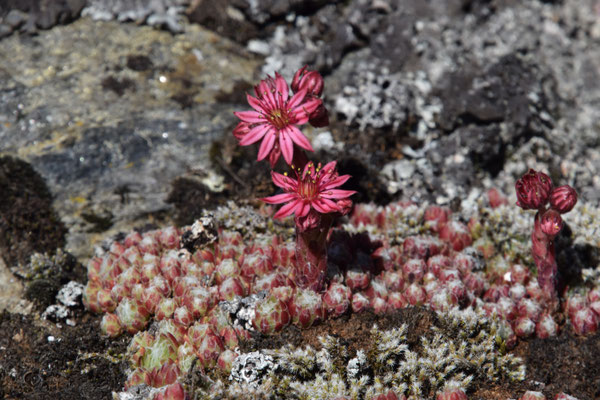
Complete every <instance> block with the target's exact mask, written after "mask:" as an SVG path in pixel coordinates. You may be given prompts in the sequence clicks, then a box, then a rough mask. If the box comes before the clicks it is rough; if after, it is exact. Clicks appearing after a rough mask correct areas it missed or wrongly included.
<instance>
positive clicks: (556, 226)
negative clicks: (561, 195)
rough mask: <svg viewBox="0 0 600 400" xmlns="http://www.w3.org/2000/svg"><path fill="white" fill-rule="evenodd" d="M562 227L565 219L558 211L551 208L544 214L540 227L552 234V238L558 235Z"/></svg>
mask: <svg viewBox="0 0 600 400" xmlns="http://www.w3.org/2000/svg"><path fill="white" fill-rule="evenodd" d="M562 227H563V220H562V218H561V217H560V214H559V213H558V212H557V211H555V210H553V209H550V210H548V211H546V212H545V213H544V214H543V215H542V218H541V221H540V228H541V229H542V232H544V233H545V234H546V235H548V236H550V238H553V237H555V236H556V235H558V233H559V232H560V230H561V229H562Z"/></svg>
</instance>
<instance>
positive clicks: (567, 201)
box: [550, 185, 577, 214]
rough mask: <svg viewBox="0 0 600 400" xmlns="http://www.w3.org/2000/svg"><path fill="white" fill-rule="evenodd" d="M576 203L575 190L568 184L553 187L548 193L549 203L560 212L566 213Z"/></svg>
mask: <svg viewBox="0 0 600 400" xmlns="http://www.w3.org/2000/svg"><path fill="white" fill-rule="evenodd" d="M575 204H577V192H575V189H573V188H572V187H571V186H569V185H563V186H559V187H557V188H555V189H554V190H553V191H552V193H551V194H550V205H551V206H552V208H553V209H555V210H556V211H558V212H559V213H561V214H564V213H568V212H569V211H571V210H572V209H573V207H575Z"/></svg>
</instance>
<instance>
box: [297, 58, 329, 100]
mask: <svg viewBox="0 0 600 400" xmlns="http://www.w3.org/2000/svg"><path fill="white" fill-rule="evenodd" d="M306 68H307V66H306V65H305V66H304V67H302V68H300V69H299V70H298V71H296V73H295V74H294V79H292V90H293V91H294V93H297V92H299V91H300V90H302V89H305V90H306V94H307V95H312V96H316V97H319V96H321V94H322V93H323V77H322V76H321V74H319V73H318V72H317V71H307V70H306Z"/></svg>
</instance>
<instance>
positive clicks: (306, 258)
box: [294, 214, 333, 293]
mask: <svg viewBox="0 0 600 400" xmlns="http://www.w3.org/2000/svg"><path fill="white" fill-rule="evenodd" d="M332 222H333V217H332V216H331V215H330V214H325V215H321V218H320V222H319V224H318V226H317V227H316V228H313V229H307V230H302V229H301V228H300V227H298V226H296V262H295V265H294V267H295V270H294V281H295V283H296V286H298V287H300V288H302V289H311V290H314V291H315V292H317V293H319V292H321V291H323V290H325V277H326V274H327V235H328V233H329V229H330V228H331V224H332Z"/></svg>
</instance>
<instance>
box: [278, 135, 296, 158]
mask: <svg viewBox="0 0 600 400" xmlns="http://www.w3.org/2000/svg"><path fill="white" fill-rule="evenodd" d="M279 147H281V151H282V152H283V158H284V159H285V162H286V163H288V164H292V161H293V159H294V143H293V142H292V141H291V140H290V138H289V136H288V134H287V133H286V132H285V131H279Z"/></svg>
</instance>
